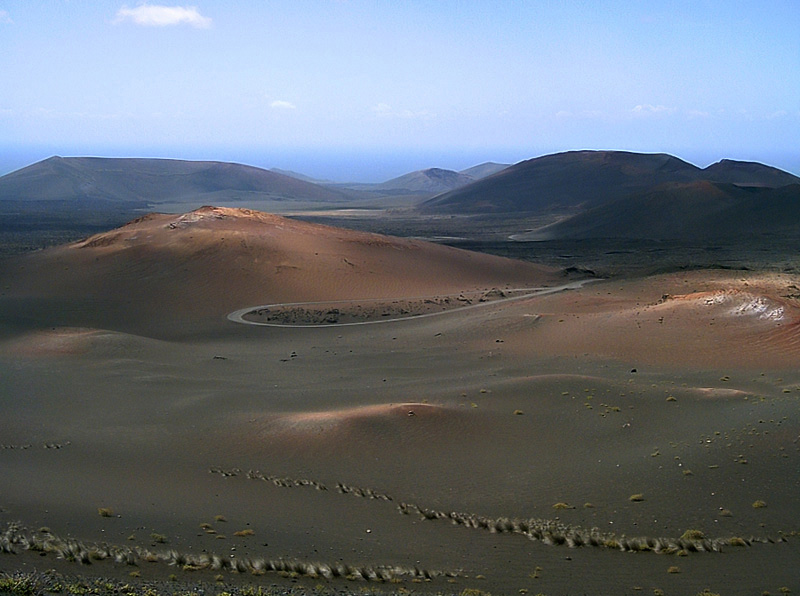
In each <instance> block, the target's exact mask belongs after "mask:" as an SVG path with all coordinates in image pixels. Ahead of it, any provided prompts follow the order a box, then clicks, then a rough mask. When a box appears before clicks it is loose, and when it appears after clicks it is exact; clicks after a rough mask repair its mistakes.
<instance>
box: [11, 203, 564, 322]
mask: <svg viewBox="0 0 800 596" xmlns="http://www.w3.org/2000/svg"><path fill="white" fill-rule="evenodd" d="M8 268H9V271H10V272H11V273H10V276H9V277H7V278H6V279H7V280H8V281H6V283H7V284H8V288H9V289H8V290H7V291H6V292H5V293H6V299H7V301H11V302H12V303H13V305H15V306H13V307H12V306H9V307H8V308H7V309H6V313H5V315H4V318H5V320H6V322H8V323H9V324H14V323H15V321H16V320H17V318H18V317H20V316H23V313H25V314H24V316H25V317H26V318H27V319H28V320H30V321H36V322H38V323H39V324H43V325H46V324H49V321H51V320H53V319H54V318H57V317H58V316H64V317H66V318H67V319H68V320H69V321H70V324H73V325H79V326H89V327H94V326H100V327H103V328H109V329H128V330H134V331H135V330H142V329H143V330H144V332H146V333H155V334H158V333H160V332H166V330H172V331H174V332H177V331H179V330H180V329H181V328H184V329H186V331H187V332H191V330H192V329H191V325H192V324H196V325H199V324H212V325H213V324H219V322H220V321H222V320H223V319H224V317H225V315H226V314H227V313H228V312H230V311H232V310H234V309H237V308H242V307H245V306H248V305H257V304H264V303H268V302H292V301H310V300H341V299H364V298H389V297H417V296H427V295H433V294H439V293H452V292H460V291H462V290H469V289H477V288H486V289H489V288H491V287H492V286H495V285H506V284H511V285H521V286H531V285H540V284H541V283H543V282H547V281H551V280H553V279H555V275H554V273H553V271H552V270H549V269H546V268H543V267H538V266H535V265H531V264H526V263H521V262H516V261H510V260H506V259H501V258H498V257H492V256H489V255H483V254H478V253H470V252H466V251H461V250H458V249H454V248H450V247H445V246H439V245H434V244H430V243H426V242H422V241H417V240H408V239H400V238H391V237H386V236H380V235H377V234H368V233H361V232H354V231H348V230H342V229H336V228H330V227H326V226H320V225H314V224H308V223H304V222H299V221H294V220H290V219H286V218H282V217H279V216H275V215H269V214H266V213H261V212H256V211H250V210H245V209H225V208H213V207H205V208H202V209H198V210H196V211H194V212H191V213H187V214H184V215H177V216H176V215H156V214H152V215H148V216H146V217H143V218H141V219H138V220H135V221H133V222H131V223H129V224H128V225H126V226H123V227H122V228H119V229H116V230H112V231H110V232H105V233H101V234H97V235H95V236H92V237H91V238H88V239H87V240H85V241H82V242H78V243H75V244H71V245H68V246H63V247H58V248H54V249H49V250H46V251H41V252H37V253H33V254H30V255H27V256H25V257H24V258H19V259H16V260H13V261H12V262H11V263H10V264H9V266H8ZM34 305H35V306H34ZM186 325H188V327H185V326H186Z"/></svg>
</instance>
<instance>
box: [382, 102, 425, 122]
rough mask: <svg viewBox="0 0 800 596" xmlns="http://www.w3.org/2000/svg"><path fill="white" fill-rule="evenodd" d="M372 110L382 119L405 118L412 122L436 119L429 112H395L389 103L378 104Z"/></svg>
mask: <svg viewBox="0 0 800 596" xmlns="http://www.w3.org/2000/svg"><path fill="white" fill-rule="evenodd" d="M371 109H372V112H373V113H374V114H375V115H376V116H379V117H381V118H405V119H409V120H410V119H413V118H421V119H428V118H435V117H436V114H432V113H431V112H429V111H427V110H420V111H418V112H414V111H412V110H395V109H394V108H393V107H392V106H390V105H389V104H388V103H379V104H376V105H374V106H372V108H371Z"/></svg>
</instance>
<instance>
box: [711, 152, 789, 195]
mask: <svg viewBox="0 0 800 596" xmlns="http://www.w3.org/2000/svg"><path fill="white" fill-rule="evenodd" d="M703 178H705V179H706V180H711V181H712V182H730V183H732V184H738V185H740V186H769V187H773V188H777V187H779V186H787V185H789V184H797V183H798V182H800V178H798V177H797V176H794V175H792V174H790V173H789V172H784V171H783V170H779V169H778V168H773V167H772V166H766V165H764V164H760V163H756V162H752V161H736V160H733V159H723V160H722V161H718V162H717V163H715V164H711V165H710V166H708V167H707V168H705V169H704V170H703Z"/></svg>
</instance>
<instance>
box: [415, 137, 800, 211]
mask: <svg viewBox="0 0 800 596" xmlns="http://www.w3.org/2000/svg"><path fill="white" fill-rule="evenodd" d="M707 176H711V177H712V178H713V181H715V182H726V183H728V182H730V183H734V182H735V183H736V184H741V185H748V186H775V185H776V182H777V181H781V182H783V181H787V182H785V183H786V184H788V183H791V182H800V178H797V177H796V176H792V175H791V174H788V173H787V172H781V171H780V170H776V169H775V168H770V167H768V166H763V165H761V164H752V163H747V162H730V161H723V162H720V163H719V164H715V165H714V166H710V167H709V168H706V169H705V170H703V169H701V168H698V167H697V166H694V165H692V164H690V163H687V162H685V161H683V160H681V159H678V158H677V157H673V156H671V155H667V154H663V153H658V154H644V153H631V152H625V151H570V152H566V153H556V154H553V155H546V156H543V157H537V158H535V159H530V160H527V161H523V162H520V163H518V164H515V165H513V166H511V167H509V168H506V169H505V170H503V171H501V172H498V173H497V174H495V175H493V176H490V177H488V178H484V179H482V180H478V181H477V182H473V183H472V184H469V185H467V186H464V187H462V188H458V189H455V190H452V191H449V192H445V193H442V194H440V195H438V196H436V197H433V198H431V199H430V200H428V201H425V202H423V203H421V204H420V206H419V209H420V210H421V211H422V212H424V213H464V214H502V213H513V214H515V215H517V214H521V213H528V214H531V213H547V212H562V213H563V212H570V211H571V212H577V211H582V210H586V209H590V208H593V207H596V206H598V205H602V204H604V203H608V202H610V201H614V200H618V199H622V198H625V197H627V196H631V195H633V194H637V193H642V192H645V191H647V190H648V189H651V188H653V187H654V186H657V185H659V184H665V183H681V182H694V181H698V180H703V179H706V177H707Z"/></svg>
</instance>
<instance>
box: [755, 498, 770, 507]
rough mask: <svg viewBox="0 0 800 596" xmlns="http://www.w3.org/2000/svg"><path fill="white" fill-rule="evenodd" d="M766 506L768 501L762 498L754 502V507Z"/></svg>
mask: <svg viewBox="0 0 800 596" xmlns="http://www.w3.org/2000/svg"><path fill="white" fill-rule="evenodd" d="M766 506H767V503H766V501H762V500H760V499H759V500H758V501H756V502H754V503H753V509H763V508H764V507H766Z"/></svg>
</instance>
